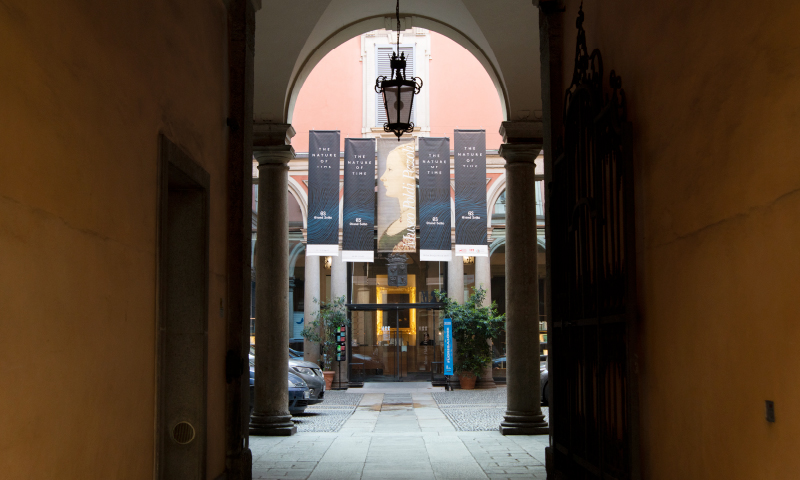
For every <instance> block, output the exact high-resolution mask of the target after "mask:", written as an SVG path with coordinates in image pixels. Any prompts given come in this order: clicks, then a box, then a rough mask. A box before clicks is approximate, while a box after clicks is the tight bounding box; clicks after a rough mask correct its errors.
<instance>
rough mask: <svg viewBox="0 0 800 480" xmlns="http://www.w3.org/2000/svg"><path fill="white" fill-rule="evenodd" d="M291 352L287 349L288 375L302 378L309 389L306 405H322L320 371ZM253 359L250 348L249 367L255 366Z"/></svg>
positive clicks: (323, 390) (317, 366)
mask: <svg viewBox="0 0 800 480" xmlns="http://www.w3.org/2000/svg"><path fill="white" fill-rule="evenodd" d="M293 352H294V351H293V350H292V349H291V348H290V349H289V373H293V374H295V375H298V376H299V377H300V378H302V379H303V380H304V381H305V382H306V385H308V389H309V395H310V397H309V399H308V404H309V405H314V404H317V403H322V402H323V400H324V397H325V377H324V375H322V369H321V368H319V365H317V364H316V363H312V362H306V361H303V359H302V357H301V358H296V357H294V356H293ZM255 358H256V357H254V356H253V347H250V367H251V368H252V367H254V366H255Z"/></svg>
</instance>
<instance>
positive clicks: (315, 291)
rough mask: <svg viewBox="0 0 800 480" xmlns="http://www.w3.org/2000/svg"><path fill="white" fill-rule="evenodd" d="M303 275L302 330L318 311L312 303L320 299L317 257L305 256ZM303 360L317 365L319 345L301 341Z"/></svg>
mask: <svg viewBox="0 0 800 480" xmlns="http://www.w3.org/2000/svg"><path fill="white" fill-rule="evenodd" d="M305 274H306V279H305V287H304V288H305V290H304V291H303V328H305V327H308V326H309V325H311V322H313V321H314V320H315V319H316V318H317V312H318V311H319V304H318V303H316V302H314V299H315V298H316V299H317V300H319V298H320V292H319V257H318V256H316V255H313V256H312V255H306V267H305ZM303 360H305V361H307V362H314V363H316V364H317V365H319V363H320V358H319V343H317V342H311V341H308V340H304V341H303Z"/></svg>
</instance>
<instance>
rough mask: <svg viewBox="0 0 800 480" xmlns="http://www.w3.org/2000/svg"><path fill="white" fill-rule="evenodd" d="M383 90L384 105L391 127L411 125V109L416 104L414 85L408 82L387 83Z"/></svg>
mask: <svg viewBox="0 0 800 480" xmlns="http://www.w3.org/2000/svg"><path fill="white" fill-rule="evenodd" d="M386 83H389V85H386V84H384V88H383V104H384V107H385V108H386V118H387V123H388V124H389V125H393V124H398V123H403V124H408V123H411V109H412V106H413V103H414V84H413V83H411V82H408V81H403V82H402V83H401V82H399V81H393V82H391V83H390V82H386Z"/></svg>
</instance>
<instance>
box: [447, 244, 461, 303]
mask: <svg viewBox="0 0 800 480" xmlns="http://www.w3.org/2000/svg"><path fill="white" fill-rule="evenodd" d="M451 252H452V254H453V259H452V260H450V261H449V262H447V296H448V297H450V298H452V299H453V300H455V301H457V302H458V303H464V257H457V256H456V251H455V248H454V249H452V250H451Z"/></svg>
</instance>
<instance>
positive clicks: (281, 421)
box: [250, 414, 297, 437]
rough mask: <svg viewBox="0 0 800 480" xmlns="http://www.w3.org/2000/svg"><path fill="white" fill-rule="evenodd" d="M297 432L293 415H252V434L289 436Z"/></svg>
mask: <svg viewBox="0 0 800 480" xmlns="http://www.w3.org/2000/svg"><path fill="white" fill-rule="evenodd" d="M295 433H297V427H296V426H295V424H294V422H292V416H291V415H257V414H253V415H251V416H250V435H254V436H260V437H289V436H292V435H294V434H295Z"/></svg>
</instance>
